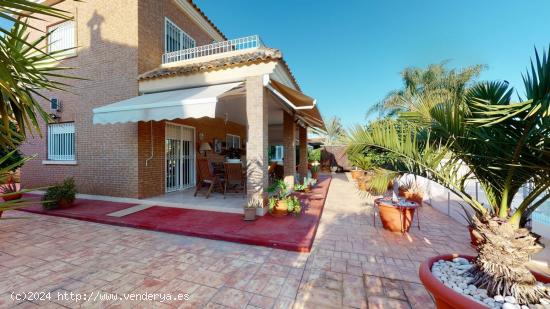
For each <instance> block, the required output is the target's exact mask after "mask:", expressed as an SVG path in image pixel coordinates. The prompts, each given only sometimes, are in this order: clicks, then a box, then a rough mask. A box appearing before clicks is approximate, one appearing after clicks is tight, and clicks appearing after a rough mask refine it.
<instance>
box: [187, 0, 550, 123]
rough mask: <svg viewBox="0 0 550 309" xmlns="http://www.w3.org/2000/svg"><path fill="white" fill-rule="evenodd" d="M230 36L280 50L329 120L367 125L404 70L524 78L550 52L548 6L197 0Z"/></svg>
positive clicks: (530, 2)
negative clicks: (464, 70)
mask: <svg viewBox="0 0 550 309" xmlns="http://www.w3.org/2000/svg"><path fill="white" fill-rule="evenodd" d="M195 2H196V4H197V5H198V6H199V7H200V8H201V9H202V10H203V11H204V12H205V13H206V14H207V16H208V17H210V19H211V20H212V21H213V22H214V23H215V24H216V25H217V26H218V28H220V29H221V30H222V31H223V32H224V33H225V35H226V36H227V37H228V38H237V37H242V36H247V35H251V34H259V35H260V37H261V38H262V40H263V41H264V43H266V45H268V46H269V47H274V48H279V49H281V51H282V52H283V56H284V58H285V60H286V61H287V63H288V64H289V66H290V69H291V70H292V72H293V73H294V75H295V76H296V79H297V80H298V83H299V84H300V86H301V88H302V90H303V91H304V92H305V93H306V94H308V95H311V96H313V97H315V98H316V99H317V102H318V104H319V108H320V110H321V112H322V113H323V115H324V116H325V117H326V118H328V117H331V116H333V115H336V116H338V117H340V118H341V119H342V122H343V123H344V125H345V126H346V127H347V126H351V125H353V124H356V123H364V122H365V121H366V119H365V114H366V111H367V109H368V108H369V106H371V105H372V104H375V103H376V102H378V101H380V100H381V99H382V98H384V96H385V95H386V94H387V93H388V92H389V91H390V90H392V89H396V88H399V87H400V86H401V85H402V83H401V79H400V75H399V72H401V71H402V70H403V69H404V68H406V67H409V66H418V67H424V66H427V65H429V64H431V63H439V62H441V61H444V60H450V62H449V64H448V65H449V67H463V66H467V65H474V64H484V65H487V66H488V69H487V70H486V71H485V72H484V73H483V74H482V75H481V79H482V80H493V79H499V80H507V81H509V82H510V84H511V85H512V86H514V87H515V88H516V89H517V90H519V93H520V94H523V93H524V90H523V82H522V79H521V73H523V72H525V69H526V67H527V65H529V60H530V57H532V56H533V55H534V47H535V46H536V47H537V48H538V49H539V50H542V49H548V46H549V44H550V18H549V15H548V14H549V12H550V0H515V1H512V0H460V1H456V0H412V1H411V0H377V1H374V0H348V1H326V0H318V1H313V0H277V1H258V0H234V1H214V0H195Z"/></svg>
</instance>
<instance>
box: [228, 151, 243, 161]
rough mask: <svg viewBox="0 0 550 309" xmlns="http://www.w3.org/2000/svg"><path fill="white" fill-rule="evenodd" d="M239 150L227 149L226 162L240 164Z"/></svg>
mask: <svg viewBox="0 0 550 309" xmlns="http://www.w3.org/2000/svg"><path fill="white" fill-rule="evenodd" d="M241 153H242V151H241V149H239V148H229V149H227V150H226V152H225V156H226V161H227V162H228V163H240V162H241Z"/></svg>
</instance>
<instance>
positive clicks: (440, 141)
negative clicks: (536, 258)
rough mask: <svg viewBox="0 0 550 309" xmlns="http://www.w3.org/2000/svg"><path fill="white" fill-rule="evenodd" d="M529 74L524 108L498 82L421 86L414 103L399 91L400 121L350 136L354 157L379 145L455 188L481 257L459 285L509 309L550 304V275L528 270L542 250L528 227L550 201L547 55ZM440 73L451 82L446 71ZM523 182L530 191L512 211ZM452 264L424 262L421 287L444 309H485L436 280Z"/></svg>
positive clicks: (415, 170)
mask: <svg viewBox="0 0 550 309" xmlns="http://www.w3.org/2000/svg"><path fill="white" fill-rule="evenodd" d="M531 68H532V70H529V71H528V72H527V74H526V75H525V76H524V78H523V80H524V84H525V88H526V91H525V97H524V98H520V100H521V102H514V101H512V100H513V94H514V93H515V92H514V89H512V88H510V87H509V85H508V83H507V82H502V81H492V82H481V83H470V82H468V81H467V79H466V80H465V81H464V82H463V84H462V85H461V86H460V87H457V86H456V85H454V84H453V86H452V88H451V89H449V88H447V87H448V85H449V84H450V83H448V82H444V83H443V82H442V83H436V84H438V85H437V87H436V88H435V89H434V88H429V89H427V88H425V87H422V86H420V87H419V88H417V89H418V92H417V93H415V94H414V96H412V97H411V96H409V94H410V91H408V89H407V91H403V92H395V93H394V95H395V96H398V98H397V99H398V100H404V101H402V102H404V103H405V104H402V105H401V106H407V107H406V108H405V110H404V111H402V110H400V115H399V116H398V117H397V118H395V119H384V120H380V121H376V122H373V123H372V124H370V125H368V126H358V127H356V128H355V129H354V130H352V131H351V134H350V135H351V136H350V138H349V141H350V145H353V149H356V150H358V151H364V150H365V149H373V148H374V149H376V150H377V151H380V152H385V153H391V154H392V155H393V156H394V157H393V158H392V161H393V162H392V164H391V166H390V167H387V168H388V169H391V170H392V171H394V172H399V173H410V174H414V175H417V176H422V177H425V178H427V179H428V180H431V181H433V182H435V183H437V184H439V185H441V186H443V187H445V188H447V189H448V190H450V192H452V193H454V194H455V195H457V196H458V197H459V198H461V199H462V200H463V202H464V204H465V205H466V206H467V207H469V208H470V210H472V211H474V212H475V213H476V215H475V216H472V221H473V224H472V228H473V229H474V230H475V231H476V232H477V233H478V234H479V235H480V238H481V242H480V243H479V244H478V246H477V248H476V251H477V255H476V256H475V257H472V258H471V259H470V260H469V261H466V264H465V265H464V267H465V268H468V271H467V272H463V271H461V272H460V276H458V277H459V278H458V279H460V280H462V283H463V284H466V285H468V287H469V286H470V285H471V286H472V287H473V288H475V289H478V290H479V289H482V290H483V291H484V293H486V295H487V296H488V297H490V298H493V300H496V298H498V300H500V301H503V298H504V299H505V298H508V299H510V300H511V301H510V302H509V303H510V305H511V306H513V307H517V306H516V305H520V306H521V305H541V306H542V307H544V306H548V304H550V299H549V298H548V297H549V296H550V295H549V294H548V293H549V291H548V288H547V287H545V286H544V284H540V283H538V282H537V281H539V282H542V283H548V282H550V277H548V276H541V275H537V274H535V273H533V272H531V271H530V270H529V268H528V267H527V266H528V263H529V261H530V259H531V256H533V254H535V253H537V252H539V251H541V250H542V248H543V246H542V245H541V244H540V242H539V237H538V236H537V235H534V234H532V233H531V232H530V231H529V229H528V228H527V227H526V226H525V224H526V222H527V220H528V219H529V218H530V216H531V214H532V213H533V212H534V211H535V210H536V209H537V208H538V207H541V206H542V205H544V203H545V202H546V201H548V199H550V194H549V193H548V190H549V188H550V182H549V181H548V180H549V179H550V178H549V174H548V173H549V167H548V162H550V147H549V144H548V125H547V124H548V122H549V121H550V114H549V113H548V110H549V105H550V103H549V100H548V98H549V97H550V55H549V54H548V53H547V52H545V53H543V54H539V53H536V55H535V57H534V60H533V61H532V64H531ZM420 73H422V72H420ZM441 76H443V77H445V78H446V77H447V76H450V77H454V75H452V74H449V72H446V73H445V72H443V73H441ZM445 81H447V80H446V79H445ZM415 91H416V89H415ZM434 91H435V93H437V94H438V95H437V96H434ZM440 95H441V96H440ZM436 97H437V98H436ZM434 99H435V100H434ZM388 101H392V102H395V101H396V100H388ZM511 132H513V134H511ZM472 179H475V180H476V181H477V182H478V183H479V184H480V187H481V188H482V191H483V193H485V194H483V197H484V201H483V203H482V202H481V201H480V200H479V199H478V197H475V196H472V195H471V194H470V193H469V192H468V191H467V187H466V185H465V184H466V183H467V182H468V181H471V180H472ZM527 185H528V186H529V191H528V192H527V194H526V195H525V196H522V200H520V201H519V203H518V204H517V205H514V206H515V207H512V201H513V200H514V198H517V197H519V194H521V193H522V191H523V190H522V188H523V187H524V186H527ZM452 259H453V257H452V256H438V257H434V258H431V259H428V260H427V261H426V262H425V263H424V264H422V267H421V268H420V279H421V281H422V283H423V284H424V285H425V287H426V289H427V290H428V291H429V292H430V293H431V294H432V295H433V296H434V298H435V301H436V304H437V306H438V307H439V308H479V307H481V305H480V304H479V303H478V302H475V301H473V300H472V299H471V297H469V296H467V295H466V293H464V290H463V289H462V288H460V287H455V289H454V290H453V289H451V288H449V287H448V286H446V285H445V284H444V282H443V280H438V279H437V278H436V274H435V273H434V272H433V270H434V267H435V266H436V265H435V263H436V262H439V260H442V261H441V262H445V261H448V260H452ZM441 262H440V264H441ZM457 275H458V274H457ZM457 275H454V277H457ZM487 302H491V300H487ZM508 307H510V306H508Z"/></svg>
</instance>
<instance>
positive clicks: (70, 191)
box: [42, 177, 76, 209]
mask: <svg viewBox="0 0 550 309" xmlns="http://www.w3.org/2000/svg"><path fill="white" fill-rule="evenodd" d="M75 195H76V186H75V184H74V179H73V178H72V177H71V178H67V179H65V180H64V181H63V183H61V184H58V185H55V186H53V187H50V188H48V190H46V194H44V197H43V198H42V206H44V208H45V209H56V208H59V207H60V205H59V203H60V201H63V202H65V203H67V204H69V205H70V204H72V203H73V202H74V199H75Z"/></svg>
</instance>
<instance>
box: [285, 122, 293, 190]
mask: <svg viewBox="0 0 550 309" xmlns="http://www.w3.org/2000/svg"><path fill="white" fill-rule="evenodd" d="M283 148H284V156H283V160H284V161H283V167H284V174H285V182H287V183H288V184H289V185H294V175H295V174H296V122H294V115H291V114H289V113H287V112H283Z"/></svg>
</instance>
